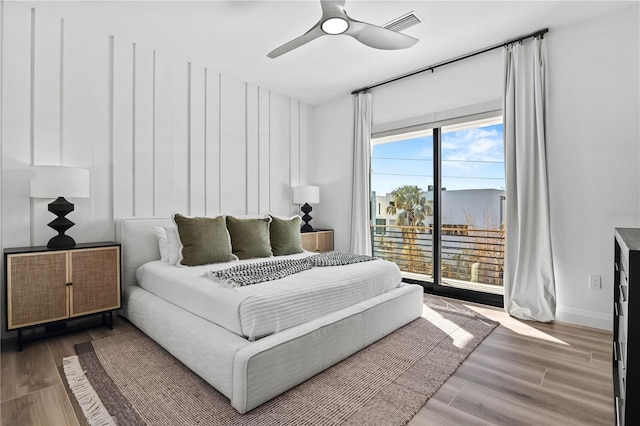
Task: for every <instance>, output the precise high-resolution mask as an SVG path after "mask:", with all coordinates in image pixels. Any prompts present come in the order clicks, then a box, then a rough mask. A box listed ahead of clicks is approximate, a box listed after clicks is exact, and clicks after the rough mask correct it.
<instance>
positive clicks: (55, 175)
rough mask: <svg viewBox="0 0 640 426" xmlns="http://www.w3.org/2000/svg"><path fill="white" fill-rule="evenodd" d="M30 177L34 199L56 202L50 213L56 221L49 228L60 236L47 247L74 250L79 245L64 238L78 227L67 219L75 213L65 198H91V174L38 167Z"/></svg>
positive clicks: (85, 171)
mask: <svg viewBox="0 0 640 426" xmlns="http://www.w3.org/2000/svg"><path fill="white" fill-rule="evenodd" d="M32 171H33V174H32V175H31V190H30V193H31V198H55V201H53V202H51V203H49V211H50V212H51V213H53V214H55V215H56V216H57V217H56V218H55V219H54V220H52V221H51V222H49V224H48V225H49V226H50V227H51V228H53V229H54V230H55V231H57V232H58V235H56V236H55V237H53V238H51V239H50V240H49V242H48V243H47V247H48V248H57V249H62V248H72V247H75V245H76V242H75V241H74V239H73V238H71V237H70V236H68V235H65V231H66V230H68V229H69V228H71V227H72V226H73V225H75V223H73V222H71V221H70V220H69V219H67V218H66V217H65V216H66V215H67V214H69V213H71V212H72V211H73V204H72V203H70V202H68V201H67V200H66V199H65V198H64V197H69V198H89V194H90V184H89V170H87V169H80V168H77V167H64V166H35V167H33V168H32Z"/></svg>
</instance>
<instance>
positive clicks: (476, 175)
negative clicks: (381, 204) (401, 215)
mask: <svg viewBox="0 0 640 426" xmlns="http://www.w3.org/2000/svg"><path fill="white" fill-rule="evenodd" d="M432 184H433V139H432V137H431V136H425V137H418V138H414V139H406V140H402V141H398V142H389V143H384V144H378V145H374V146H373V154H372V157H371V189H372V190H373V191H375V192H376V193H377V194H378V195H382V194H387V193H389V192H391V191H393V190H394V189H396V188H398V187H400V186H403V185H417V186H419V187H420V188H422V189H423V190H425V191H426V190H427V188H428V186H429V185H432ZM442 186H443V187H445V188H447V190H455V189H486V188H493V189H504V149H503V133H502V124H494V125H490V126H484V127H476V128H472V129H466V130H458V131H447V129H446V128H443V133H442Z"/></svg>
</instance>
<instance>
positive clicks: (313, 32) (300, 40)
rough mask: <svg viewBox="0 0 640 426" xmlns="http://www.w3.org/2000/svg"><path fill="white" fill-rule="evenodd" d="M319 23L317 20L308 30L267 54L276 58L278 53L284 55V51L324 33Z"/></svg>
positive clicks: (288, 50)
mask: <svg viewBox="0 0 640 426" xmlns="http://www.w3.org/2000/svg"><path fill="white" fill-rule="evenodd" d="M320 24H321V22H318V23H317V24H316V25H314V26H313V27H312V28H311V29H310V30H309V31H307V32H306V33H304V34H303V35H301V36H300V37H298V38H294V39H293V40H291V41H290V42H288V43H285V44H283V45H282V46H280V47H278V48H276V49H273V50H272V51H271V52H269V53H268V54H267V56H268V57H270V58H272V59H273V58H277V57H278V56H280V55H284V54H285V53H287V52H290V51H292V50H293V49H296V48H298V47H300V46H302V45H303V44H307V43H309V42H310V41H312V40H314V39H316V38H318V37H321V36H323V35H325V32H324V31H322V29H321V28H320Z"/></svg>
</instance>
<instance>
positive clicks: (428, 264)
mask: <svg viewBox="0 0 640 426" xmlns="http://www.w3.org/2000/svg"><path fill="white" fill-rule="evenodd" d="M372 145H373V146H372V158H371V189H372V193H373V194H375V197H376V203H377V205H378V206H379V208H378V209H377V211H376V215H375V223H376V230H375V232H374V233H372V235H373V248H374V255H376V256H378V257H382V258H386V259H388V260H392V261H395V262H396V263H397V264H398V265H399V267H400V269H401V270H402V271H403V275H404V277H405V278H409V279H414V280H418V281H425V282H431V283H433V284H434V285H436V286H446V287H456V288H461V289H466V290H469V291H474V292H481V293H490V294H502V292H503V287H502V268H503V264H504V227H505V224H504V218H505V215H504V200H505V191H504V189H505V176H504V142H503V130H502V118H501V117H493V118H489V119H482V120H475V121H467V122H461V123H457V124H454V125H448V126H443V127H435V128H432V129H425V130H421V131H417V132H416V131H414V132H410V133H409V132H408V133H404V134H402V133H401V134H397V135H394V136H385V137H383V138H374V139H372ZM383 221H384V223H385V225H384V229H385V232H382V231H381V225H382V224H383ZM434 261H435V264H434Z"/></svg>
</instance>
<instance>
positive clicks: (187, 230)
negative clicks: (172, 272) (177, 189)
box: [173, 213, 236, 266]
mask: <svg viewBox="0 0 640 426" xmlns="http://www.w3.org/2000/svg"><path fill="white" fill-rule="evenodd" d="M173 221H174V222H175V224H176V227H177V228H178V236H179V237H180V243H181V244H182V250H181V256H180V260H179V262H178V264H179V265H185V266H197V265H207V264H210V263H220V262H228V261H230V260H236V257H235V256H234V255H233V254H232V253H231V240H230V238H229V232H228V231H227V225H226V223H225V220H224V216H218V217H186V216H182V215H181V214H178V213H176V214H175V215H173Z"/></svg>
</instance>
